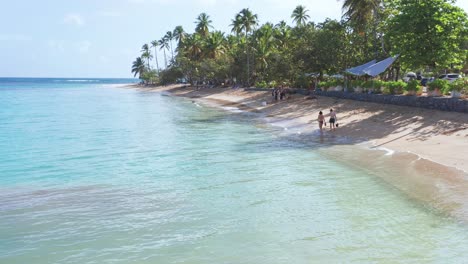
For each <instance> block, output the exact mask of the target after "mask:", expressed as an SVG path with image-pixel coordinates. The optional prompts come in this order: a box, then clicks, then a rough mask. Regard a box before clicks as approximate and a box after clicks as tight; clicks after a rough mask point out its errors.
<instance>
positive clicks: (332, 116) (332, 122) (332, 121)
mask: <svg viewBox="0 0 468 264" xmlns="http://www.w3.org/2000/svg"><path fill="white" fill-rule="evenodd" d="M329 115H330V120H328V122H329V123H330V130H335V123H336V121H337V119H336V113H335V111H333V109H330V114H329Z"/></svg>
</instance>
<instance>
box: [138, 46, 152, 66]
mask: <svg viewBox="0 0 468 264" xmlns="http://www.w3.org/2000/svg"><path fill="white" fill-rule="evenodd" d="M140 51H141V58H142V59H145V60H146V61H147V64H148V69H149V68H150V66H149V63H150V60H151V59H152V58H153V55H151V51H150V48H149V45H148V44H144V45H143V46H142V47H141V50H140Z"/></svg>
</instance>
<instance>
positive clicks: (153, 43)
mask: <svg viewBox="0 0 468 264" xmlns="http://www.w3.org/2000/svg"><path fill="white" fill-rule="evenodd" d="M158 46H159V43H158V41H157V40H153V41H151V47H152V48H154V60H155V61H156V72H157V73H159V64H158V51H157V47H158Z"/></svg>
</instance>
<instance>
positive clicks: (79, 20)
mask: <svg viewBox="0 0 468 264" xmlns="http://www.w3.org/2000/svg"><path fill="white" fill-rule="evenodd" d="M63 22H65V24H69V25H75V26H78V27H80V26H83V25H84V24H85V21H84V19H83V17H82V16H81V15H79V14H67V15H65V18H64V19H63Z"/></svg>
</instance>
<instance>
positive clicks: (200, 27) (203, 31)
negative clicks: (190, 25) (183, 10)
mask: <svg viewBox="0 0 468 264" xmlns="http://www.w3.org/2000/svg"><path fill="white" fill-rule="evenodd" d="M211 22H212V21H211V20H210V16H209V15H207V14H206V13H201V14H200V15H198V17H197V20H196V21H195V24H197V26H196V27H195V32H197V33H198V34H200V35H202V36H204V37H206V36H208V33H209V32H210V30H209V28H210V27H211Z"/></svg>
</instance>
